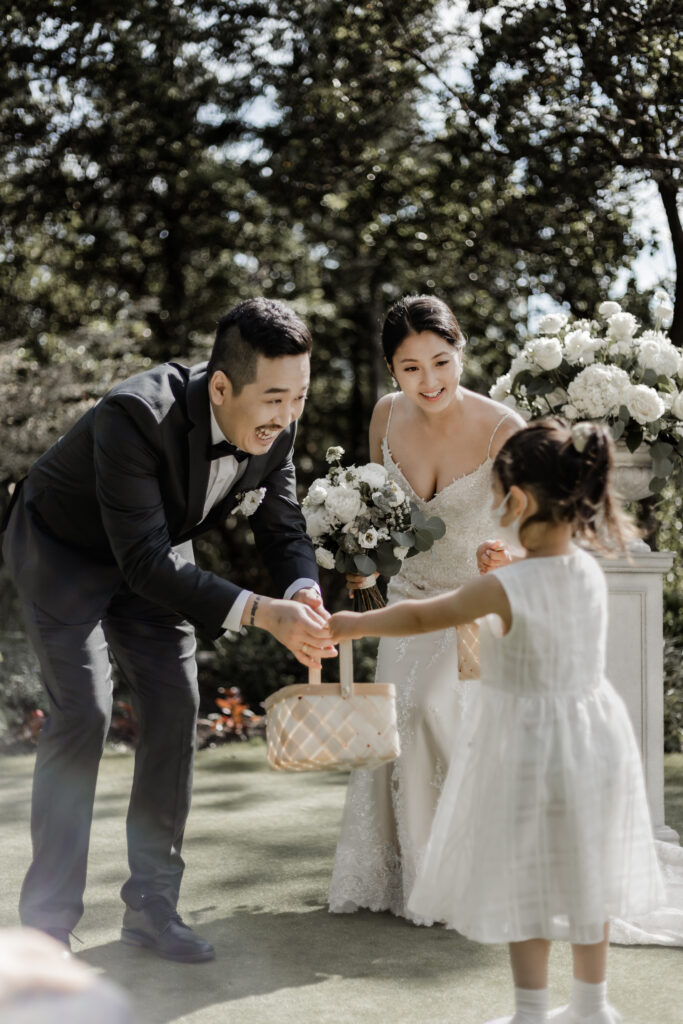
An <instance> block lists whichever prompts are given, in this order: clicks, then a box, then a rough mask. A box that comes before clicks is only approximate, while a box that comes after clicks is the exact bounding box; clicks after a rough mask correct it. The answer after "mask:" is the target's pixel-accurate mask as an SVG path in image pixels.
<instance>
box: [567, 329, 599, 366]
mask: <svg viewBox="0 0 683 1024" xmlns="http://www.w3.org/2000/svg"><path fill="white" fill-rule="evenodd" d="M601 344H602V341H601V339H600V338H591V335H590V331H587V330H578V331H569V333H568V334H565V337H564V354H565V358H566V360H567V362H568V363H570V364H571V365H572V366H575V365H576V364H577V363H580V362H583V363H586V365H588V363H592V362H593V360H594V359H595V352H596V351H597V349H599V348H600V346H601Z"/></svg>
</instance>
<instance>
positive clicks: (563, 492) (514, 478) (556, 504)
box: [493, 416, 638, 552]
mask: <svg viewBox="0 0 683 1024" xmlns="http://www.w3.org/2000/svg"><path fill="white" fill-rule="evenodd" d="M613 449H614V442H613V441H612V437H611V435H610V433H609V430H608V429H607V428H606V427H605V426H603V425H602V424H600V423H577V424H575V425H574V426H573V427H569V426H568V425H567V424H566V423H565V422H564V421H563V420H561V419H558V418H557V417H554V416H553V417H550V416H549V417H546V418H544V419H540V420H536V421H535V422H534V423H531V424H530V425H529V426H527V427H525V428H523V429H522V430H520V431H518V432H517V433H516V434H513V435H512V437H510V438H508V440H507V441H506V442H505V444H504V445H503V446H502V448H501V449H500V451H499V452H498V454H497V455H496V458H495V461H494V463H493V472H494V473H495V474H496V476H497V477H498V480H499V481H500V484H501V487H502V488H503V491H504V492H505V493H506V494H507V492H508V491H509V490H510V488H511V487H512V486H513V484H516V485H517V486H518V487H522V488H526V489H527V490H530V491H532V492H533V495H534V498H535V499H536V502H537V504H538V511H537V512H536V513H535V514H534V515H532V516H529V518H528V519H526V520H525V522H524V524H523V526H522V527H521V530H520V533H521V534H522V535H523V534H524V531H525V530H526V528H527V527H528V526H530V525H531V523H534V522H543V523H562V522H567V523H571V524H572V525H573V527H574V536H575V537H577V538H579V539H580V540H584V541H586V542H587V543H588V544H590V545H591V546H592V547H594V548H598V549H599V550H601V551H605V552H613V551H615V550H618V551H622V552H623V551H625V550H626V545H627V543H628V541H630V540H633V539H634V538H635V537H637V536H638V531H637V529H636V527H635V525H634V523H633V522H632V520H631V518H630V517H629V516H628V515H627V514H626V513H625V512H624V511H623V509H622V508H621V505H620V502H619V499H618V498H617V497H616V495H615V493H614V491H613V482H612V472H613V465H614V457H613Z"/></svg>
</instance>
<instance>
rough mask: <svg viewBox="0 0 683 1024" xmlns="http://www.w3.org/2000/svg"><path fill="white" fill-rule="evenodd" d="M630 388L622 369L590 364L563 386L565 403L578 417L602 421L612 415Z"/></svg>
mask: <svg viewBox="0 0 683 1024" xmlns="http://www.w3.org/2000/svg"><path fill="white" fill-rule="evenodd" d="M630 387H631V381H630V379H629V375H628V374H627V373H626V370H622V369H621V368H620V367H618V366H604V365H603V364H602V363H594V364H593V365H592V366H587V367H586V369H585V370H582V371H581V373H579V374H578V376H577V377H575V378H574V380H573V381H571V382H570V383H569V385H568V387H567V394H568V396H569V404H570V405H572V406H574V407H575V408H576V410H577V411H578V413H579V415H580V416H586V417H587V418H588V419H598V420H599V419H604V418H605V417H607V416H611V415H614V414H616V413H617V412H618V411H619V406H620V405H622V403H623V402H624V396H625V394H626V392H627V391H628V389H629V388H630Z"/></svg>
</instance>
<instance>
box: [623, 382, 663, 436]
mask: <svg viewBox="0 0 683 1024" xmlns="http://www.w3.org/2000/svg"><path fill="white" fill-rule="evenodd" d="M625 404H626V407H627V409H628V411H629V412H630V413H631V416H632V417H633V419H634V420H636V421H637V422H638V423H640V424H641V425H642V426H644V425H645V424H646V423H653V422H654V421H655V420H658V419H659V417H660V416H661V415H662V414H663V413H664V402H663V401H662V400H661V398H660V397H659V395H658V394H657V392H656V391H655V389H654V388H648V387H646V386H645V384H632V385H631V387H630V388H629V389H628V391H627V393H626V396H625Z"/></svg>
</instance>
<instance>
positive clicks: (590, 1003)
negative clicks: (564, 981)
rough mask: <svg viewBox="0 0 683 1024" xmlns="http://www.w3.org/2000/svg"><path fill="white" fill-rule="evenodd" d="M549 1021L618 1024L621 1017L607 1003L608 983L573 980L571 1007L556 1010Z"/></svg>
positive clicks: (577, 1023) (557, 1022)
mask: <svg viewBox="0 0 683 1024" xmlns="http://www.w3.org/2000/svg"><path fill="white" fill-rule="evenodd" d="M549 1020H551V1021H552V1022H553V1024H582V1022H584V1021H585V1022H586V1024H618V1022H619V1021H621V1017H620V1016H619V1014H618V1013H617V1011H616V1010H615V1009H614V1008H613V1007H611V1006H610V1005H609V1003H608V1002H607V982H606V981H601V982H598V983H597V984H591V983H590V982H587V981H579V979H578V978H572V988H571V995H570V998H569V1006H564V1007H562V1008H561V1009H559V1010H554V1011H553V1012H552V1013H551V1014H550V1016H549Z"/></svg>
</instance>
